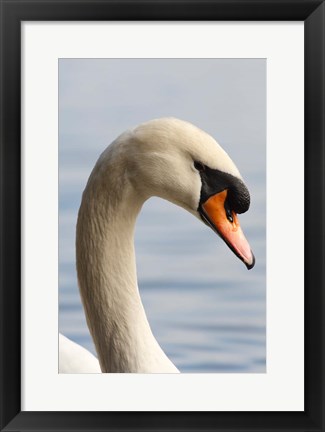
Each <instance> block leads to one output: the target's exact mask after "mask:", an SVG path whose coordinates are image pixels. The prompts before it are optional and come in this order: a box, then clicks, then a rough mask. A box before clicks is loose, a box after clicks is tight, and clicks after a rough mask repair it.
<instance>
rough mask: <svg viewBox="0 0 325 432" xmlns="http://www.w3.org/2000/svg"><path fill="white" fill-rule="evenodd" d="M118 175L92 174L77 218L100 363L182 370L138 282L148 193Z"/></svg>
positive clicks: (85, 298)
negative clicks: (139, 223) (153, 322)
mask: <svg viewBox="0 0 325 432" xmlns="http://www.w3.org/2000/svg"><path fill="white" fill-rule="evenodd" d="M95 168H96V167H95ZM115 179H118V181H119V183H118V184H113V183H112V182H111V181H110V180H109V179H107V178H105V176H103V175H102V176H100V175H94V174H92V175H91V177H90V179H89V181H88V184H87V187H86V190H85V192H84V194H83V199H82V203H81V206H80V210H79V216H78V223H77V239H76V251H77V273H78V282H79V288H80V293H81V298H82V302H83V305H84V309H85V314H86V319H87V323H88V327H89V329H90V332H91V335H92V337H93V340H94V343H95V347H96V350H97V354H98V357H99V361H100V365H101V369H102V371H103V372H142V373H145V372H164V371H168V372H171V371H173V372H177V369H176V368H175V367H174V366H173V365H172V363H171V362H170V360H169V359H168V358H167V356H166V355H165V354H164V352H163V351H162V350H161V348H160V346H159V344H158V343H157V341H156V339H155V338H154V336H153V334H152V332H151V329H150V326H149V323H148V320H147V317H146V314H145V311H144V308H143V305H142V302H141V298H140V295H139V290H138V285H137V275H136V262H135V252H134V230H135V222H136V219H137V216H138V213H139V211H140V209H141V207H142V204H143V202H144V199H143V198H141V197H140V196H139V195H138V194H137V193H136V192H135V190H134V189H133V188H132V185H131V184H129V183H128V181H127V180H126V179H125V178H123V176H122V175H120V176H115ZM117 191H118V193H117ZM174 369H175V370H174Z"/></svg>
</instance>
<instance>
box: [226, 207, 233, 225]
mask: <svg viewBox="0 0 325 432" xmlns="http://www.w3.org/2000/svg"><path fill="white" fill-rule="evenodd" d="M225 210H226V216H227V219H228V220H229V222H231V223H233V221H234V218H233V217H232V213H231V210H230V209H229V208H226V209H225Z"/></svg>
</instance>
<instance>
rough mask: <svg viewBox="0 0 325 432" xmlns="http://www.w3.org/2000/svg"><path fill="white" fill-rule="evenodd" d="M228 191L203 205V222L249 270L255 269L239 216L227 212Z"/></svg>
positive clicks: (216, 195) (213, 196)
mask: <svg viewBox="0 0 325 432" xmlns="http://www.w3.org/2000/svg"><path fill="white" fill-rule="evenodd" d="M227 193H228V191H227V190H224V191H222V192H219V193H217V194H215V195H212V196H211V197H210V198H208V199H207V200H206V201H205V203H203V204H202V205H201V216H202V218H203V220H204V221H205V222H206V223H207V224H208V225H209V226H210V227H211V228H212V229H213V230H214V231H216V232H217V234H219V235H220V237H221V238H222V239H223V240H224V241H225V242H226V244H227V245H228V246H229V247H230V249H231V250H232V251H233V252H234V253H235V255H237V256H238V258H239V259H241V260H242V261H243V262H244V264H245V265H246V267H247V268H248V269H251V268H253V267H254V264H255V258H254V255H253V253H252V251H251V248H250V246H249V244H248V241H247V240H246V238H245V236H244V233H243V231H242V229H241V227H240V225H239V220H238V217H237V214H236V213H235V212H233V211H229V212H228V213H227V212H226V208H225V201H226V198H227Z"/></svg>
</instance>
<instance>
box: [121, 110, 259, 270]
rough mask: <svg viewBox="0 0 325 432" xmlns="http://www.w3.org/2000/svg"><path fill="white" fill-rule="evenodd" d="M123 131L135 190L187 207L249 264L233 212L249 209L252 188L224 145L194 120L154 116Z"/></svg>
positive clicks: (249, 253) (249, 255)
mask: <svg viewBox="0 0 325 432" xmlns="http://www.w3.org/2000/svg"><path fill="white" fill-rule="evenodd" d="M126 134H127V136H125V135H124V136H123V135H122V137H123V142H127V143H128V146H127V147H128V148H127V149H125V150H126V151H125V153H126V154H127V172H128V177H129V178H130V181H131V182H132V184H133V185H135V187H136V189H137V191H138V192H139V193H141V194H143V195H144V196H145V198H148V197H150V196H159V197H161V198H164V199H167V200H168V201H171V202H173V203H175V204H177V205H179V206H181V207H183V208H184V209H186V210H188V211H189V212H191V213H192V214H193V215H195V216H196V217H198V218H199V219H200V220H202V221H203V222H204V223H205V224H206V225H208V226H209V227H210V228H212V229H213V231H215V232H216V233H217V234H218V235H219V236H220V237H221V238H222V239H223V240H224V241H225V243H226V244H227V245H228V246H229V247H230V249H231V250H232V251H233V252H234V253H235V254H236V255H237V256H238V258H240V259H241V260H242V261H243V262H244V263H245V265H246V267H247V268H248V269H250V268H252V267H253V266H254V264H255V258H254V255H253V253H252V251H251V249H250V246H249V244H248V242H247V240H246V238H245V236H244V234H243V232H242V229H241V227H240V224H239V220H238V216H237V215H238V214H239V213H244V212H246V211H247V210H248V209H249V205H250V194H249V192H248V189H247V187H246V186H245V184H244V182H243V179H242V177H241V175H240V173H239V171H238V169H237V167H236V166H235V164H234V163H233V161H232V160H231V159H230V157H229V156H228V154H227V153H226V152H225V151H224V150H223V149H222V147H221V146H220V145H219V144H218V143H217V142H216V141H215V140H214V139H213V138H212V137H211V136H210V135H208V134H207V133H205V132H204V131H202V130H200V129H199V128H197V127H196V126H194V125H192V124H190V123H188V122H185V121H182V120H179V119H175V118H163V119H157V120H152V121H149V122H147V123H144V124H141V125H139V126H138V127H136V128H135V129H133V130H131V131H128V132H127V133H126Z"/></svg>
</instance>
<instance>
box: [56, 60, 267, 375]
mask: <svg viewBox="0 0 325 432" xmlns="http://www.w3.org/2000/svg"><path fill="white" fill-rule="evenodd" d="M266 68H267V60H266V59H265V58H238V59H237V58H227V59H226V58H195V59H191V58H188V59H186V58H185V59H178V58H157V59H155V58H116V59H114V58H98V59H96V58H60V59H59V62H58V79H59V86H58V88H59V94H58V101H59V112H58V116H59V148H58V152H59V155H58V157H59V166H58V171H59V172H58V174H59V222H58V223H59V268H58V274H59V287H58V289H59V298H58V301H59V329H58V341H59V342H58V346H59V353H58V354H59V373H63V374H78V373H79V374H87V373H143V374H146V373H157V374H160V373H167V374H168V373H179V372H180V373H192V374H193V373H194V374H196V373H219V374H227V373H228V374H229V373H266V372H267V358H266V343H267V340H266V289H267V286H266V201H267V200H266V174H267V173H266V127H267V125H266Z"/></svg>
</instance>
